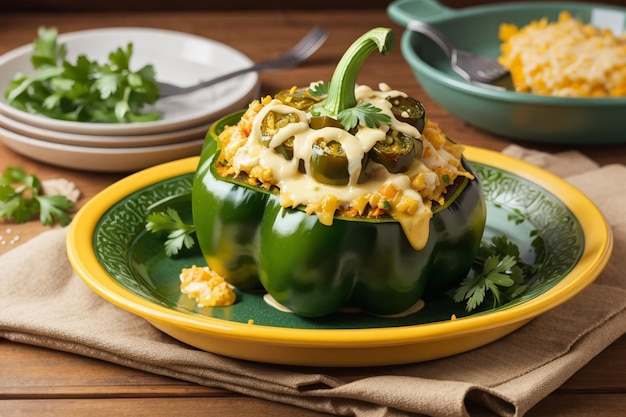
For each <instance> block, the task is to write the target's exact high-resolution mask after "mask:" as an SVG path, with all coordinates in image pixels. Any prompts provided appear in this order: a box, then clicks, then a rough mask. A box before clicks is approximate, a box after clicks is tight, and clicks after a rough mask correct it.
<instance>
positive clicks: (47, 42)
mask: <svg viewBox="0 0 626 417" xmlns="http://www.w3.org/2000/svg"><path fill="white" fill-rule="evenodd" d="M38 36H39V37H38V39H36V40H35V42H34V44H33V53H32V56H31V63H32V65H33V68H34V69H35V70H36V72H35V73H34V74H32V75H29V74H25V73H18V74H16V75H15V77H14V78H13V80H12V81H11V83H10V84H9V87H8V89H7V90H6V92H5V97H6V99H7V102H8V103H9V104H10V105H12V106H13V107H15V108H18V109H20V110H23V111H26V112H34V113H39V114H42V115H44V116H47V117H51V118H55V119H61V120H68V121H77V122H97V123H98V122H100V123H126V122H144V121H152V120H157V119H159V118H160V117H161V115H160V114H159V113H158V112H155V111H151V112H145V113H143V112H142V111H143V108H144V107H145V106H146V105H149V104H153V103H155V102H156V101H157V100H158V98H159V89H158V87H157V85H156V82H155V80H154V78H155V71H154V68H153V67H152V65H145V66H144V67H142V68H140V69H139V70H138V71H133V70H131V68H130V59H131V56H132V53H133V44H132V43H129V44H128V45H127V46H126V48H125V49H124V48H117V49H116V50H115V51H113V52H111V53H110V54H109V56H108V58H109V59H108V62H105V63H103V64H100V63H98V62H97V61H93V60H90V59H89V58H87V56H86V55H80V56H78V58H77V59H76V62H75V63H72V62H69V61H68V60H67V59H66V55H67V48H66V46H65V44H58V43H57V30H56V29H54V28H45V27H40V28H39V30H38Z"/></svg>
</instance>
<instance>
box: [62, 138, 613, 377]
mask: <svg viewBox="0 0 626 417" xmlns="http://www.w3.org/2000/svg"><path fill="white" fill-rule="evenodd" d="M466 156H467V157H468V158H469V159H470V160H471V161H472V162H473V163H474V165H475V166H476V169H477V171H478V173H479V176H480V178H481V180H482V183H483V187H484V190H485V197H486V201H487V206H488V217H487V228H486V231H485V236H486V237H488V236H490V235H503V234H504V235H506V236H508V237H509V238H510V239H511V240H513V241H514V242H515V243H516V244H517V245H518V246H519V247H520V249H521V250H522V252H523V254H524V255H523V257H524V260H525V261H527V262H531V263H532V262H534V260H535V257H536V256H537V253H536V251H535V248H534V246H533V241H534V239H535V237H536V236H537V235H538V236H541V238H542V239H543V243H544V246H543V247H544V248H545V252H543V253H542V256H545V261H544V262H543V263H542V267H541V270H540V271H539V273H538V274H537V276H536V279H537V280H538V285H537V286H536V287H535V289H534V290H533V291H531V292H530V293H527V294H525V295H524V296H523V297H521V298H519V299H516V300H514V301H513V302H511V303H509V304H507V305H504V306H501V307H498V308H495V309H488V310H484V311H480V312H477V313H474V314H471V315H467V313H466V312H465V310H464V306H463V305H461V304H457V303H454V301H453V300H452V299H451V298H450V297H449V296H441V297H440V298H439V299H437V300H431V301H429V302H428V303H426V305H425V307H424V308H423V309H422V310H421V311H419V312H418V313H415V314H412V315H409V316H406V317H402V318H379V317H373V316H369V315H365V314H360V313H336V314H334V315H331V316H328V317H325V318H318V319H308V318H303V317H300V316H297V315H295V314H291V313H284V312H280V311H278V310H276V309H274V308H273V307H270V306H269V305H267V304H266V303H265V302H264V300H263V296H262V295H261V294H251V293H243V292H238V299H237V302H236V303H235V304H234V305H232V306H229V307H218V308H207V307H205V308H198V307H197V306H196V305H195V303H194V302H193V300H191V299H189V298H188V297H187V296H186V295H184V294H181V292H180V289H179V285H180V282H179V279H178V275H179V273H180V270H181V268H184V267H189V266H191V265H193V264H196V265H204V264H205V261H204V260H203V258H202V255H201V254H200V252H199V249H197V246H196V248H194V249H190V250H186V251H184V252H183V253H181V254H179V255H177V256H176V257H173V258H169V257H167V256H166V255H165V253H164V251H163V241H164V236H158V235H154V234H152V233H149V232H147V231H146V230H145V218H146V214H147V209H148V207H149V206H150V205H151V204H153V203H154V202H156V201H159V200H160V199H163V198H165V197H168V196H172V195H176V194H178V193H180V192H183V191H187V190H189V189H190V188H191V184H192V180H193V172H194V171H195V167H196V164H197V162H198V159H197V158H188V159H183V160H179V161H175V162H171V163H167V164H163V165H160V166H157V167H154V168H150V169H147V170H145V171H141V172H139V173H137V174H134V175H131V176H129V177H127V178H125V179H123V180H121V181H120V182H118V183H116V184H114V185H112V186H111V187H109V188H107V189H106V190H104V191H103V192H102V193H100V194H99V195H98V196H96V197H95V198H93V199H92V200H91V201H90V202H89V203H88V204H87V205H86V206H85V207H84V208H83V209H82V210H81V211H80V212H79V213H78V214H77V216H76V217H75V219H74V221H73V222H72V225H71V227H70V232H69V235H68V253H69V258H70V261H71V263H72V265H73V267H74V269H75V270H76V272H77V273H78V275H79V276H81V278H82V279H83V280H84V281H85V282H86V283H87V284H88V285H89V286H91V288H92V289H93V290H94V291H95V292H96V293H98V294H100V295H101V296H102V297H104V298H105V299H107V300H109V301H110V302H112V303H114V304H116V305H118V306H119V307H121V308H124V309H126V310H128V311H130V312H132V313H134V314H137V315H139V316H142V317H144V318H145V319H146V320H148V321H149V322H150V323H152V324H153V325H154V326H155V327H157V328H159V329H161V330H163V331H164V332H166V333H168V334H170V335H171V336H173V337H175V338H177V339H179V340H181V341H183V342H186V343H188V344H190V345H193V346H196V347H198V348H200V349H204V350H207V351H210V352H214V353H219V354H223V355H227V356H231V357H236V358H242V359H249V360H256V361H262V362H270V363H279V364H291V365H312V366H371V365H386V364H397V363H408V362H416V361H422V360H429V359H434V358H439V357H444V356H448V355H452V354H456V353H460V352H463V351H467V350H470V349H473V348H476V347H479V346H482V345H484V344H486V343H489V342H491V341H493V340H496V339H498V338H500V337H502V336H504V335H506V334H508V333H510V332H512V331H514V330H515V329H517V328H519V327H520V326H522V325H523V324H525V323H527V322H528V321H529V320H531V319H532V318H534V317H536V316H537V315H539V314H541V313H543V312H545V311H547V310H549V309H551V308H554V307H555V306H557V305H558V304H560V303H562V302H565V301H566V300H568V299H569V298H571V297H573V296H574V295H576V294H577V293H578V292H580V291H581V290H582V289H583V288H584V287H586V286H587V285H589V284H590V283H591V282H592V281H593V280H594V279H595V278H596V277H597V276H598V274H599V273H600V271H601V270H602V269H603V268H604V266H605V264H606V262H607V260H608V257H609V255H610V251H611V248H612V236H611V233H610V229H609V227H608V226H607V224H606V222H605V220H604V218H603V217H602V215H601V213H600V212H599V211H598V209H597V208H596V207H595V206H594V205H593V203H592V202H591V201H589V200H588V199H587V198H586V197H585V196H584V195H582V194H581V193H580V192H579V191H577V190H576V189H574V188H573V187H571V186H570V185H569V184H567V183H566V182H565V181H563V180H561V179H559V178H558V177H555V176H553V175H551V174H549V173H547V172H546V171H543V170H540V169H538V168H536V167H534V166H531V165H529V164H526V163H523V162H521V161H518V160H516V159H513V158H510V157H506V156H503V155H501V154H499V153H495V152H491V151H486V150H481V149H477V148H472V147H467V150H466ZM170 204H171V205H172V206H173V207H174V208H176V209H177V210H178V211H179V213H181V214H182V216H183V217H186V218H187V220H188V221H189V222H191V207H190V206H189V201H185V199H178V200H177V199H174V200H172V201H171V203H170ZM453 315H454V316H455V319H452V316H453Z"/></svg>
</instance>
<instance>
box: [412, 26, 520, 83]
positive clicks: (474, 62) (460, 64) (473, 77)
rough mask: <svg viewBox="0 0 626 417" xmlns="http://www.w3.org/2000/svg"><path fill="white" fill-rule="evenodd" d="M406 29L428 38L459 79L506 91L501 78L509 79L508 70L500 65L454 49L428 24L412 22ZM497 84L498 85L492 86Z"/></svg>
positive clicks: (491, 60) (488, 59)
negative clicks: (446, 57)
mask: <svg viewBox="0 0 626 417" xmlns="http://www.w3.org/2000/svg"><path fill="white" fill-rule="evenodd" d="M407 29H409V30H412V31H413V32H418V33H421V34H423V35H426V36H427V37H429V38H430V39H431V40H432V41H433V42H435V43H436V44H437V45H438V46H439V47H440V48H441V49H442V50H443V51H444V52H445V53H446V55H448V57H450V65H451V66H452V70H454V72H456V73H457V74H459V75H460V76H461V78H463V79H464V80H466V81H469V82H470V83H473V84H480V85H482V86H485V87H490V88H495V89H502V90H504V89H506V88H505V87H502V85H506V83H504V82H502V81H503V80H502V79H503V78H505V77H506V78H509V79H510V76H511V74H510V72H509V69H508V68H506V67H504V66H502V65H500V64H499V63H498V62H497V61H496V60H494V59H490V58H486V57H483V56H478V55H474V54H473V53H471V52H468V51H464V50H461V49H458V48H456V47H455V46H454V45H453V44H452V43H451V42H450V41H449V40H448V39H447V38H446V37H445V36H444V35H443V34H442V33H441V32H439V31H438V30H437V29H435V28H434V27H432V26H431V25H429V24H428V23H424V22H420V21H417V20H412V21H411V22H409V24H408V25H407ZM494 83H498V84H499V85H494Z"/></svg>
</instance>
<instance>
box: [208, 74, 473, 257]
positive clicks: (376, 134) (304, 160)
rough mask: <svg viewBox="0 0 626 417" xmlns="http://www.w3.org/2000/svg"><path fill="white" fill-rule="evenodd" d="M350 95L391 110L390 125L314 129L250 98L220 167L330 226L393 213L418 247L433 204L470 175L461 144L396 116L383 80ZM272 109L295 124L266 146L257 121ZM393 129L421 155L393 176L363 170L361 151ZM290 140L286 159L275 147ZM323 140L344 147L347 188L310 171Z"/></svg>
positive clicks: (371, 167) (226, 141)
mask: <svg viewBox="0 0 626 417" xmlns="http://www.w3.org/2000/svg"><path fill="white" fill-rule="evenodd" d="M292 91H293V89H292ZM355 95H356V98H357V101H358V102H359V103H364V102H366V103H371V104H372V105H374V106H376V107H378V108H379V109H381V111H382V112H384V113H386V114H388V115H389V116H390V120H391V121H390V123H389V125H387V124H382V125H380V126H379V127H377V128H369V127H365V126H362V125H360V126H359V127H358V129H356V131H350V132H349V131H346V130H344V129H342V128H340V127H324V128H322V129H312V128H310V127H309V122H310V120H311V117H312V116H311V114H310V113H308V112H306V111H302V110H298V109H295V108H294V107H291V106H289V105H286V104H284V103H283V102H282V101H280V100H277V99H276V98H272V97H265V98H264V99H262V100H260V101H254V102H252V103H251V104H250V105H249V107H248V109H247V111H246V112H245V114H244V115H243V117H242V118H241V120H240V122H239V123H238V124H237V125H236V126H229V127H227V128H226V129H225V130H224V131H223V132H222V133H221V135H220V137H219V140H220V142H221V143H222V150H221V154H220V156H219V160H218V163H217V165H216V167H217V169H218V172H219V174H220V175H222V176H231V177H237V178H240V179H241V178H243V179H245V181H247V182H248V183H250V184H251V185H256V186H260V187H264V188H266V189H271V190H275V191H277V192H278V193H279V196H280V202H281V205H282V206H283V207H291V208H296V207H300V206H302V207H304V208H305V210H306V212H307V213H308V214H313V213H315V214H316V215H317V216H318V218H319V221H320V222H321V223H323V224H325V225H332V223H333V219H334V216H335V215H336V214H339V215H342V216H347V217H361V218H363V217H367V218H377V217H379V216H385V215H390V216H392V217H393V218H395V219H397V220H398V221H399V222H400V224H401V226H402V228H403V230H404V232H405V235H406V236H407V238H408V240H409V241H410V242H411V244H412V246H413V247H414V248H415V249H421V248H423V247H424V246H425V244H426V241H427V240H428V230H429V222H430V219H431V218H432V215H433V214H432V204H433V202H436V203H439V204H442V203H443V202H444V195H445V193H446V192H447V187H448V186H449V185H451V184H453V183H454V182H455V180H456V178H457V177H459V176H464V177H468V178H470V179H473V176H472V174H471V173H469V172H467V171H466V170H465V169H464V167H463V166H462V164H461V156H462V152H463V147H462V146H460V145H457V144H454V143H453V142H451V141H449V140H447V139H446V137H445V135H444V134H443V132H442V131H441V129H440V128H439V126H438V125H437V124H436V123H435V122H433V121H432V120H428V119H427V121H426V124H425V127H424V129H423V132H419V131H418V130H417V128H416V127H414V126H413V125H411V124H409V123H405V122H402V121H399V120H397V119H396V118H395V117H394V116H393V113H392V111H391V104H390V102H389V101H388V100H387V98H389V97H398V96H402V97H406V94H405V93H403V92H400V91H397V90H392V89H391V88H390V87H389V86H388V85H386V84H381V85H380V86H379V90H373V89H372V88H370V87H368V86H363V85H361V86H357V87H356V89H355ZM270 112H274V113H278V114H283V115H284V114H293V118H292V119H293V122H292V123H288V124H286V125H285V126H283V127H281V128H280V129H278V131H277V133H276V134H275V135H274V136H273V137H272V140H271V142H270V143H269V145H264V144H263V143H262V140H261V133H260V131H261V128H260V126H261V124H262V123H263V120H264V119H265V118H266V117H267V115H268V114H269V113H270ZM390 129H393V130H394V131H400V132H403V133H406V134H407V135H409V136H411V137H413V138H416V139H418V140H420V141H421V142H422V146H423V151H422V152H421V155H419V156H416V157H415V159H414V160H413V162H412V165H411V166H410V168H409V169H408V170H407V171H405V172H402V173H390V172H389V171H388V170H387V169H385V167H383V165H381V164H378V163H374V162H372V161H370V162H369V163H368V164H367V165H366V166H365V169H363V170H362V160H363V158H364V155H365V154H367V152H369V151H370V150H371V149H372V147H373V146H374V145H375V144H376V143H377V142H378V141H383V140H384V139H385V137H386V133H387V132H388V131H389V130H390ZM287 139H292V140H293V157H292V158H291V159H290V160H288V159H286V158H285V157H284V156H283V155H281V154H279V153H278V152H276V151H274V149H275V148H276V147H278V146H280V145H281V143H283V142H284V141H286V140H287ZM320 139H323V140H324V141H326V142H329V143H330V142H338V143H340V144H341V146H342V148H343V150H344V151H345V154H346V156H347V159H348V171H349V173H350V179H349V182H348V184H347V185H341V186H339V185H328V184H323V183H320V182H318V181H316V180H315V179H314V178H313V177H312V176H311V175H307V173H308V172H310V171H309V169H310V166H309V164H310V161H311V152H312V145H313V143H314V142H315V141H317V140H320ZM364 178H365V179H364Z"/></svg>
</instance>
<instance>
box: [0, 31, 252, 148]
mask: <svg viewBox="0 0 626 417" xmlns="http://www.w3.org/2000/svg"><path fill="white" fill-rule="evenodd" d="M58 42H59V43H65V44H66V46H67V51H68V53H67V59H68V60H69V61H70V62H76V57H77V56H78V55H81V54H84V55H86V56H87V57H88V58H90V59H92V60H97V61H99V62H105V61H106V60H107V59H108V55H109V53H110V52H112V51H114V50H115V49H117V48H119V47H126V45H127V44H128V43H129V42H132V43H133V55H132V57H131V67H132V68H134V69H137V68H140V67H142V66H144V65H146V64H152V65H153V66H154V68H155V71H156V75H157V78H158V79H159V80H162V81H165V82H171V83H175V84H179V85H181V86H188V85H192V84H195V83H197V82H199V81H201V80H204V79H207V78H212V77H214V76H219V75H221V74H223V73H226V72H230V71H233V70H237V69H240V68H242V67H247V66H249V65H251V64H252V61H251V60H250V59H249V58H248V57H246V56H245V55H243V54H242V53H241V52H239V51H237V50H235V49H233V48H231V47H230V46H227V45H224V44H222V43H219V42H216V41H214V40H210V39H206V38H202V37H199V36H194V35H190V34H186V33H181V32H174V31H169V30H162V29H153V28H124V27H119V28H106V29H93V30H86V31H80V32H72V33H66V34H60V35H59V37H58ZM31 54H32V44H29V45H24V46H22V47H19V48H17V49H14V50H12V51H10V52H7V53H6V54H4V55H2V56H0V90H1V92H2V94H1V95H2V98H0V113H2V114H4V115H5V116H7V117H11V118H13V119H16V120H19V121H21V122H24V123H28V124H31V125H33V126H38V127H41V128H45V129H51V130H57V131H62V132H70V133H80V134H94V135H126V136H129V135H139V134H151V133H157V132H158V133H162V132H167V131H173V130H177V129H183V128H186V127H190V126H194V125H199V124H201V123H205V122H208V121H210V120H214V119H216V118H218V117H219V116H221V115H224V114H227V113H230V112H232V111H233V106H236V107H244V106H245V105H246V104H247V102H248V101H249V97H250V95H251V93H253V92H255V93H256V94H258V92H257V91H258V89H259V77H258V74H256V73H249V74H245V75H242V76H240V77H237V78H234V79H231V80H227V81H224V82H222V83H219V84H217V85H215V86H213V87H210V88H207V89H204V90H201V91H197V92H195V93H190V94H186V95H184V96H174V97H168V98H164V99H161V100H159V101H158V102H157V103H156V104H155V106H154V107H155V108H156V110H158V111H160V112H161V113H162V119H161V120H158V121H154V122H145V123H122V124H114V123H112V124H105V123H79V122H68V121H64V120H57V119H52V118H48V117H45V116H41V115H37V114H30V113H27V112H23V111H21V110H18V109H16V108H14V107H11V106H10V105H9V104H7V102H6V99H5V98H4V91H6V88H7V87H8V85H9V83H10V81H11V79H12V78H13V76H14V75H15V74H16V73H17V72H25V73H31V74H32V73H34V72H35V70H34V69H33V68H32V65H31V63H30V57H31Z"/></svg>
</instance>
